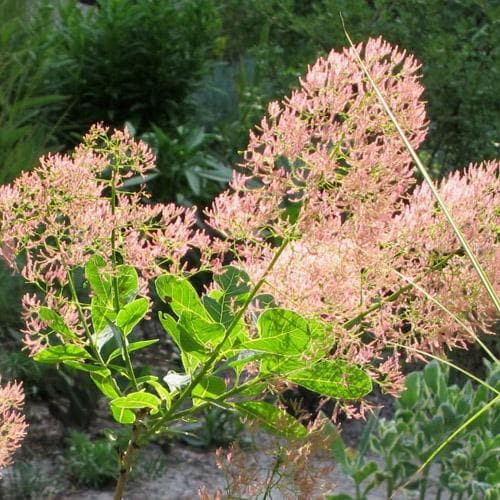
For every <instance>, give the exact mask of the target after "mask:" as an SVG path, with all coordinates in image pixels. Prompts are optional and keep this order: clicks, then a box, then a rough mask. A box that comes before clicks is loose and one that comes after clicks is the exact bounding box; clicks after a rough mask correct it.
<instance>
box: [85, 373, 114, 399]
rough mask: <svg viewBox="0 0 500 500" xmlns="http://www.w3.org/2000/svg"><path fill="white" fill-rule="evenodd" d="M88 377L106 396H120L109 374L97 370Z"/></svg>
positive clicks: (112, 397)
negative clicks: (102, 373) (104, 374)
mask: <svg viewBox="0 0 500 500" xmlns="http://www.w3.org/2000/svg"><path fill="white" fill-rule="evenodd" d="M90 378H91V379H92V381H93V382H94V384H95V385H96V386H97V388H98V389H99V390H100V391H101V392H102V393H103V394H104V395H105V396H107V397H108V398H111V399H114V398H117V397H119V396H120V395H119V394H118V392H117V390H116V389H115V386H114V385H113V381H112V378H111V375H106V376H103V375H101V374H100V373H98V372H94V373H91V374H90Z"/></svg>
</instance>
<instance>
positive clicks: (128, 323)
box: [116, 298, 149, 335]
mask: <svg viewBox="0 0 500 500" xmlns="http://www.w3.org/2000/svg"><path fill="white" fill-rule="evenodd" d="M148 309H149V302H148V301H147V299H145V298H140V299H136V300H134V301H132V302H129V303H128V304H126V305H125V306H123V307H122V309H121V310H120V312H119V313H118V315H117V316H116V325H117V326H118V327H119V328H121V330H122V331H123V333H124V334H125V335H128V334H129V333H130V332H131V331H132V330H133V329H134V327H135V326H136V325H137V324H138V323H139V322H140V321H141V320H142V319H143V318H144V316H145V315H146V313H147V312H148Z"/></svg>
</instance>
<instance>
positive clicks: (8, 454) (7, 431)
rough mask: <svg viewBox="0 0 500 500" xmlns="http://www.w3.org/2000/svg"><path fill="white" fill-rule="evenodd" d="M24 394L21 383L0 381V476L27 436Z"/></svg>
mask: <svg viewBox="0 0 500 500" xmlns="http://www.w3.org/2000/svg"><path fill="white" fill-rule="evenodd" d="M23 405H24V392H23V389H22V386H21V384H20V383H16V382H7V383H6V384H3V385H2V384H1V380H0V475H1V470H2V469H3V468H4V467H6V466H7V465H9V464H11V463H12V455H13V454H14V452H15V451H16V449H17V448H19V447H20V446H21V442H22V440H23V438H24V436H25V435H26V428H27V427H28V425H27V423H26V420H25V417H24V415H23V414H22V412H21V411H22V408H23Z"/></svg>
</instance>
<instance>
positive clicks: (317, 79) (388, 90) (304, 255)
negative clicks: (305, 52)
mask: <svg viewBox="0 0 500 500" xmlns="http://www.w3.org/2000/svg"><path fill="white" fill-rule="evenodd" d="M354 50H357V51H358V52H360V53H361V55H362V57H363V58H364V60H365V63H366V66H367V67H368V70H369V72H370V73H371V75H372V76H373V78H374V80H375V81H376V83H377V85H378V86H379V88H380V89H381V91H382V93H383V95H384V98H385V99H386V100H387V102H388V104H389V106H390V107H391V109H392V110H393V112H394V114H395V116H396V117H397V119H398V121H399V122H400V124H401V125H402V127H403V129H404V131H405V133H406V134H407V136H408V137H409V139H410V142H411V143H412V145H413V147H417V146H418V145H419V144H420V143H421V142H422V140H423V139H424V137H425V133H426V126H427V124H426V119H425V110H424V104H423V102H422V101H421V94H422V90H423V89H422V86H421V85H420V83H419V81H418V78H419V77H418V73H417V72H418V68H419V65H418V64H417V62H416V61H415V59H414V58H413V57H411V56H407V55H406V54H405V53H404V52H401V51H400V50H398V49H397V48H395V47H392V46H390V45H389V44H387V43H386V42H383V41H382V40H380V39H376V40H373V39H372V40H369V41H368V42H367V44H366V45H364V46H358V47H357V48H356V49H346V50H344V51H343V52H341V53H339V52H335V51H333V52H331V53H330V55H329V56H328V57H327V58H325V59H319V60H318V61H317V62H316V63H315V64H314V65H313V66H312V67H310V68H309V71H308V73H307V75H306V76H305V78H304V79H302V80H301V87H300V89H299V90H297V91H296V92H294V93H293V94H292V95H291V97H289V98H288V99H285V100H284V101H282V102H281V103H276V102H274V103H271V104H270V105H269V108H268V116H267V117H266V118H264V119H263V120H262V122H261V124H260V128H259V130H258V132H255V133H251V136H250V144H249V146H248V149H247V151H246V152H245V157H244V158H245V161H244V163H243V164H242V165H241V167H242V173H238V174H235V176H234V179H233V182H232V184H231V188H232V190H231V191H230V192H226V193H223V194H222V195H221V196H220V197H219V198H218V199H217V200H216V201H215V203H214V205H213V207H212V208H211V209H210V210H209V211H208V212H207V215H208V220H209V223H210V225H211V226H212V227H214V228H215V229H217V230H218V231H219V232H220V233H221V234H223V235H224V237H225V239H224V243H225V245H226V249H227V250H229V249H232V251H233V252H234V253H235V255H237V257H238V258H239V260H240V265H241V266H242V268H244V269H245V270H246V271H247V272H249V274H250V275H251V276H252V277H253V278H254V279H255V280H257V279H258V278H259V277H260V276H261V274H262V272H263V269H266V267H267V264H268V263H269V262H270V260H271V259H272V257H273V255H274V253H275V247H276V241H282V240H283V238H289V239H290V240H291V241H290V243H289V244H288V246H287V247H286V249H285V250H284V252H283V254H282V256H281V258H280V260H279V261H278V262H277V264H276V265H275V266H274V268H273V270H272V272H271V273H270V275H269V276H267V277H266V284H265V288H266V290H267V291H268V292H269V293H271V294H273V296H274V297H275V300H276V302H277V303H278V304H279V305H280V306H283V307H288V308H290V309H294V310H296V311H298V312H299V313H301V314H303V315H305V316H308V317H319V318H321V319H323V320H326V321H328V322H329V323H330V325H331V326H332V328H333V330H332V352H333V356H335V357H337V358H339V359H346V360H349V361H354V362H357V363H360V364H362V365H364V366H365V367H366V368H367V369H368V370H369V371H370V373H371V374H372V376H373V377H374V379H375V380H378V382H379V383H380V384H381V385H382V386H383V387H384V388H385V390H387V391H388V392H391V393H395V394H397V393H399V392H400V390H401V389H402V385H403V377H402V375H401V371H400V365H401V363H400V361H401V359H402V358H404V357H405V356H401V355H400V354H399V353H398V352H397V349H396V350H393V349H392V352H393V354H391V355H390V356H388V352H390V351H391V343H392V344H400V345H404V346H405V348H406V354H407V355H408V354H410V355H411V354H412V353H414V351H413V350H412V349H414V348H420V349H424V350H425V351H426V352H433V353H440V352H442V351H443V349H444V348H445V347H446V346H447V347H456V346H459V347H466V345H467V343H468V342H471V341H472V340H473V339H472V338H471V337H470V334H469V333H467V332H463V331H460V327H459V326H458V325H457V324H456V323H455V322H454V320H453V319H452V318H450V316H448V315H447V314H445V313H443V311H442V310H441V309H440V308H439V307H438V306H437V305H435V303H433V302H432V301H430V300H429V298H428V297H427V296H426V295H425V294H422V293H421V292H419V291H418V290H417V289H415V288H413V287H412V286H411V285H410V286H408V281H406V280H405V279H404V278H405V277H406V278H408V279H410V280H411V281H416V282H418V283H419V285H420V286H421V287H422V288H423V289H424V290H425V291H426V292H428V293H429V294H430V295H431V296H433V297H434V298H436V299H438V300H439V301H440V302H442V303H443V304H445V306H446V307H447V308H448V309H449V310H451V311H452V312H453V313H454V314H456V315H458V316H460V317H461V318H464V319H466V320H467V321H472V322H473V324H474V326H476V327H480V328H483V329H484V328H487V327H488V325H489V324H491V321H492V320H494V318H495V312H494V311H493V310H492V309H491V308H490V307H489V306H488V304H489V300H488V297H487V296H486V293H485V291H484V290H483V288H482V286H481V284H480V282H479V280H478V278H477V276H476V275H475V274H474V270H473V269H472V267H471V265H470V263H469V262H468V260H467V257H466V256H464V254H463V252H462V251H461V248H460V244H459V243H458V241H457V240H456V238H455V237H454V234H453V231H452V229H451V227H450V226H449V224H448V223H447V222H446V220H445V219H444V217H443V216H442V214H441V213H440V212H439V209H437V208H436V205H435V202H434V199H433V197H432V194H431V192H430V190H429V189H428V188H427V187H426V186H416V179H415V177H414V175H413V173H412V169H411V161H410V157H409V154H408V152H407V151H406V149H405V147H404V145H403V143H402V141H401V139H400V137H399V136H398V134H397V131H396V130H395V128H394V126H393V124H392V122H391V121H390V119H389V118H388V117H387V115H386V113H385V112H384V110H383V109H382V107H381V105H380V104H379V102H378V100H377V97H376V96H375V95H374V93H373V91H372V90H371V88H370V85H369V83H368V82H367V81H366V78H365V76H364V74H363V71H362V70H361V69H360V68H359V66H358V64H357V62H356V58H355V52H354ZM498 171H499V163H498V162H490V163H486V164H484V165H480V166H470V167H469V168H468V169H467V170H466V171H465V172H464V173H463V174H461V173H455V174H454V175H452V176H450V177H449V178H447V179H445V180H443V181H442V183H441V185H440V192H441V194H442V196H443V197H444V199H445V202H446V203H447V205H448V206H449V207H450V209H451V211H452V213H453V215H454V217H455V218H456V220H457V221H458V223H459V225H460V227H461V228H462V230H463V231H464V233H465V235H466V237H467V238H468V239H469V240H470V242H471V245H472V247H473V249H474V251H475V253H476V254H477V255H478V256H479V259H480V261H481V264H482V265H483V266H484V268H485V269H486V271H487V273H488V274H489V275H490V278H491V279H492V280H493V281H494V284H496V285H498V283H499V281H498V280H499V265H498V264H499V259H498V245H497V244H496V238H497V233H496V231H497V229H496V228H497V227H498V212H495V208H494V207H498V205H499V193H500V189H499V187H500V186H499V180H498ZM402 275H403V276H402Z"/></svg>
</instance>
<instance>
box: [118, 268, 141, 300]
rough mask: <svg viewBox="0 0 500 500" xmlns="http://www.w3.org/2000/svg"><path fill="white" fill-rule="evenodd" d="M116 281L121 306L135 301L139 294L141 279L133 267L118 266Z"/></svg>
mask: <svg viewBox="0 0 500 500" xmlns="http://www.w3.org/2000/svg"><path fill="white" fill-rule="evenodd" d="M116 273H117V276H116V281H117V288H118V299H119V303H120V306H123V305H124V304H128V303H129V302H130V301H132V300H134V299H135V297H136V296H137V294H138V293H139V277H138V276H137V271H136V269H135V268H134V267H133V266H127V265H125V264H122V265H119V266H116Z"/></svg>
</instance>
